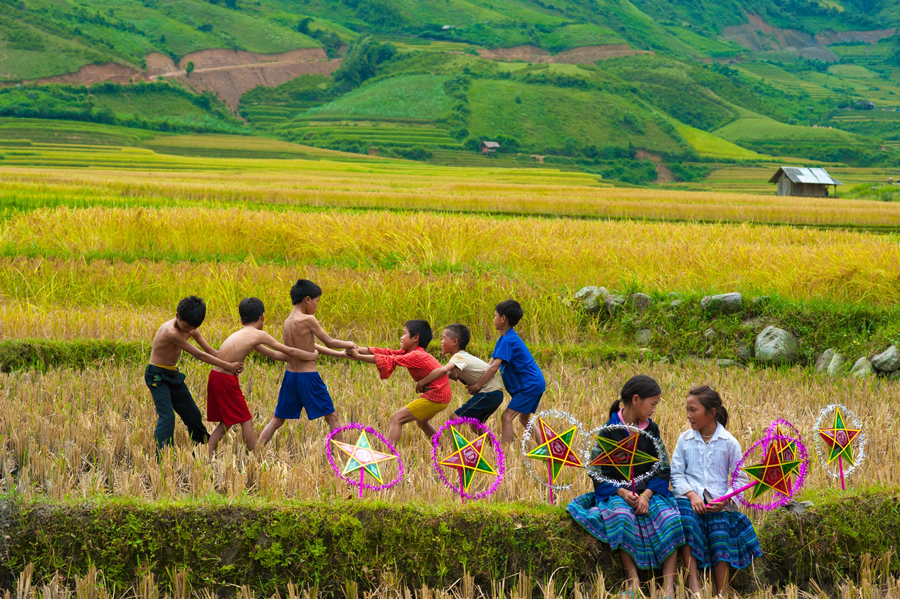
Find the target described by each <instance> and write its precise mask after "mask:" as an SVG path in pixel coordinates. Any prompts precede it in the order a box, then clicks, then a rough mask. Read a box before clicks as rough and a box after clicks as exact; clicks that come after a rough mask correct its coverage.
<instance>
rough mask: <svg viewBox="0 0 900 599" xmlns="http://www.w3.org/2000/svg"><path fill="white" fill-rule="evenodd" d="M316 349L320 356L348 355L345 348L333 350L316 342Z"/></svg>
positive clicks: (344, 356)
mask: <svg viewBox="0 0 900 599" xmlns="http://www.w3.org/2000/svg"><path fill="white" fill-rule="evenodd" d="M316 351H317V352H319V355H320V356H331V357H332V358H346V357H348V356H347V351H346V350H344V351H336V350H333V349H329V348H327V347H323V346H321V345H319V344H318V343H317V344H316Z"/></svg>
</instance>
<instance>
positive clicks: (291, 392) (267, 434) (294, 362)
mask: <svg viewBox="0 0 900 599" xmlns="http://www.w3.org/2000/svg"><path fill="white" fill-rule="evenodd" d="M321 298H322V288H321V287H319V286H318V285H316V284H315V283H313V282H312V281H310V280H308V279H300V280H298V281H297V282H296V283H294V286H293V287H291V303H293V304H294V308H293V310H291V313H290V314H289V315H288V317H287V319H285V321H284V332H283V338H284V343H285V345H288V346H290V347H295V348H297V349H302V350H305V351H306V352H313V351H315V352H318V354H317V355H320V356H322V355H324V356H332V357H338V358H345V357H347V354H346V353H345V352H344V351H337V349H342V350H355V349H356V344H355V343H353V342H351V341H341V340H339V339H333V338H332V337H331V336H330V335H329V334H328V333H326V332H325V329H323V328H322V325H321V324H319V321H318V320H316V316H315V314H316V310H318V308H319V300H320V299H321ZM316 339H318V340H320V341H321V342H322V343H324V344H325V345H324V346H322V345H319V344H318V343H316ZM304 409H305V410H306V417H307V418H308V419H309V420H316V419H317V418H323V417H324V418H325V422H327V423H328V426H329V428H330V429H331V430H336V429H338V428H340V422H339V421H338V418H337V414H335V411H334V403H333V402H332V400H331V395H330V394H329V393H328V387H326V386H325V382H324V381H323V380H322V377H321V376H319V372H318V369H317V363H316V358H313V359H312V360H304V359H300V358H295V357H293V356H288V360H287V368H286V369H285V371H284V378H283V379H282V381H281V390H280V391H279V392H278V404H277V405H276V407H275V415H274V416H273V417H272V419H271V420H269V423H268V424H266V427H265V428H264V429H263V431H262V433H260V435H259V442H260V443H261V444H263V445H265V444H266V443H268V442H269V439H271V438H272V435H274V434H275V431H277V430H278V429H279V428H281V425H283V424H284V422H285V420H296V419H298V418H300V414H301V413H302V412H303V410H304ZM335 438H336V439H337V440H338V441H340V435H336V436H335Z"/></svg>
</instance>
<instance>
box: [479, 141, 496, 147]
mask: <svg viewBox="0 0 900 599" xmlns="http://www.w3.org/2000/svg"><path fill="white" fill-rule="evenodd" d="M481 143H482V144H484V147H486V148H499V147H500V144H498V143H497V142H496V141H483V142H481Z"/></svg>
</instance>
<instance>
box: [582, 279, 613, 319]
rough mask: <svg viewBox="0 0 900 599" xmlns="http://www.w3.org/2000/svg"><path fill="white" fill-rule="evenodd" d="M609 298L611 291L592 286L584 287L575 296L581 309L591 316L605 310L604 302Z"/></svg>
mask: <svg viewBox="0 0 900 599" xmlns="http://www.w3.org/2000/svg"><path fill="white" fill-rule="evenodd" d="M607 297H609V291H607V290H606V288H604V287H596V286H594V285H590V286H588V287H582V288H581V289H579V290H578V293H576V294H575V300H576V301H577V302H578V304H579V305H580V306H581V309H582V310H584V311H585V312H588V313H589V314H596V313H597V312H599V311H600V310H601V309H602V308H603V302H604V300H606V298H607Z"/></svg>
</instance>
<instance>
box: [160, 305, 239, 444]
mask: <svg viewBox="0 0 900 599" xmlns="http://www.w3.org/2000/svg"><path fill="white" fill-rule="evenodd" d="M204 318H206V304H205V303H204V302H203V300H202V299H200V298H199V297H197V296H195V295H192V296H190V297H186V298H184V299H183V300H181V301H180V302H178V307H177V308H176V309H175V318H173V319H172V320H170V321H168V322H165V323H163V325H162V326H161V327H159V330H158V331H156V336H155V337H153V347H152V349H151V350H150V365H149V366H147V370H146V372H145V373H144V382H145V383H146V384H147V388H148V389H150V395H151V396H152V397H153V403H154V404H156V415H157V420H156V432H155V434H154V436H155V437H156V450H157V452H159V450H160V449H162V448H163V447H166V446H169V445H173V444H174V437H175V414H176V413H177V414H178V415H179V416H180V417H181V420H182V421H183V422H184V423H185V425H187V428H188V432H189V433H190V435H191V440H192V441H194V443H206V440H207V439H208V438H209V433H208V432H207V431H206V427H205V426H203V416H202V415H201V414H200V410H199V409H198V408H197V404H196V403H194V398H193V396H192V395H191V392H190V390H189V389H188V388H187V385H185V384H184V374H182V373H181V372H179V371H178V359H179V358H181V352H182V351H186V352H187V353H189V354H191V355H192V356H194V357H195V358H197V359H198V360H201V361H203V362H206V363H207V364H212V365H213V366H218V367H219V368H221V369H223V370H225V371H228V372H231V373H234V374H239V373H240V372H241V371H242V370H243V369H244V365H243V364H242V363H241V362H240V361H236V362H226V361H225V360H220V359H219V358H218V355H219V352H217V351H216V350H214V349H213V348H212V347H210V345H209V343H207V342H206V339H204V338H203V335H201V334H200V325H201V324H203V319H204ZM191 339H193V340H194V341H195V342H196V343H197V345H199V346H200V347H201V348H202V350H203V351H200V350H199V349H197V348H196V347H194V346H193V345H192V344H190V343H189V342H188V341H189V340H191Z"/></svg>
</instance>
